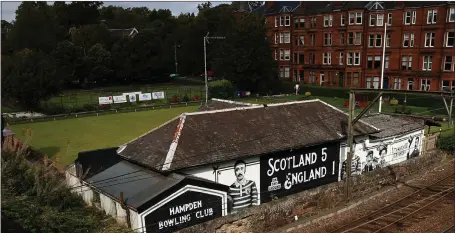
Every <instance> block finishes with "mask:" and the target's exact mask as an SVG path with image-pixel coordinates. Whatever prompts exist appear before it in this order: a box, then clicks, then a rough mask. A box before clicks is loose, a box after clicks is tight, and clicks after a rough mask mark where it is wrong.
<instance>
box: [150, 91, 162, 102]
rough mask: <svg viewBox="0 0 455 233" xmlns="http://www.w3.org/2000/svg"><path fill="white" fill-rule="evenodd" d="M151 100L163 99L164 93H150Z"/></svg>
mask: <svg viewBox="0 0 455 233" xmlns="http://www.w3.org/2000/svg"><path fill="white" fill-rule="evenodd" d="M152 98H153V99H154V100H159V99H164V91H160V92H153V93H152Z"/></svg>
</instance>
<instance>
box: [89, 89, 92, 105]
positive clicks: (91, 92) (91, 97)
mask: <svg viewBox="0 0 455 233" xmlns="http://www.w3.org/2000/svg"><path fill="white" fill-rule="evenodd" d="M89 94H90V105H91V104H92V92H89Z"/></svg>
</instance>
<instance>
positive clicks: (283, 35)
mask: <svg viewBox="0 0 455 233" xmlns="http://www.w3.org/2000/svg"><path fill="white" fill-rule="evenodd" d="M289 43H291V33H290V32H280V44H289Z"/></svg>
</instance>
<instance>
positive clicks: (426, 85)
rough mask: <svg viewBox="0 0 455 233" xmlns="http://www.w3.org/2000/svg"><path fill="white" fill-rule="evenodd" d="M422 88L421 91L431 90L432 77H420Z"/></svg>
mask: <svg viewBox="0 0 455 233" xmlns="http://www.w3.org/2000/svg"><path fill="white" fill-rule="evenodd" d="M424 81H425V83H424ZM424 88H425V89H424ZM420 90H421V91H430V90H431V79H429V78H422V79H420Z"/></svg>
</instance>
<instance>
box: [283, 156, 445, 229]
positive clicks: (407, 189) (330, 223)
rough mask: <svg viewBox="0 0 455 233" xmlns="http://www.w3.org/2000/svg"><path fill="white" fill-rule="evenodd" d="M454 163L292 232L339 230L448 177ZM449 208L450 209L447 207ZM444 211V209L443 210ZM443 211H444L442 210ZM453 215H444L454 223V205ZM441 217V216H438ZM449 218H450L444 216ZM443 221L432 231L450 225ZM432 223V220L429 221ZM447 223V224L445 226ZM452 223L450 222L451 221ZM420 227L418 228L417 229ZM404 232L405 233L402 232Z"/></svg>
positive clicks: (426, 172)
mask: <svg viewBox="0 0 455 233" xmlns="http://www.w3.org/2000/svg"><path fill="white" fill-rule="evenodd" d="M453 163H454V161H453V160H450V161H446V162H445V163H443V164H441V163H439V164H438V166H435V168H433V169H428V170H426V171H422V172H421V173H419V174H416V175H413V176H411V177H408V178H407V180H413V181H412V182H408V184H407V185H403V186H402V187H401V188H397V189H395V190H392V191H389V192H387V193H386V194H384V195H383V196H379V197H376V198H373V199H371V200H369V201H367V202H366V203H363V204H360V205H358V206H357V207H354V208H353V209H351V210H348V211H346V212H344V213H341V214H339V215H336V216H334V217H332V218H328V219H324V220H323V221H320V222H316V223H313V224H310V225H307V226H305V227H304V228H303V229H297V230H295V231H292V232H294V233H297V232H299V233H300V232H302V233H303V232H305V233H327V232H330V231H333V230H335V229H337V228H338V227H341V226H343V225H344V224H345V223H346V222H349V221H353V220H355V219H358V218H360V217H362V216H364V215H366V214H368V213H371V212H372V211H374V210H377V209H379V208H381V207H383V206H384V205H387V204H390V203H392V202H394V201H396V200H398V199H400V198H402V197H404V196H406V195H409V194H411V193H413V192H415V191H416V190H417V189H418V188H420V187H424V186H427V185H430V184H431V183H433V182H435V181H437V180H439V179H441V178H442V177H445V176H448V175H449V174H450V173H453V172H454V165H453ZM446 208H448V207H446ZM442 209H443V208H442ZM441 211H442V210H441ZM446 211H450V209H446ZM451 211H452V212H451V214H448V212H446V213H442V214H444V215H450V216H451V217H452V221H451V222H453V204H452V210H451ZM438 215H439V214H438ZM443 217H444V218H447V217H448V216H443ZM440 219H441V223H436V222H438V221H436V220H434V221H435V223H434V224H433V226H432V228H431V229H443V228H445V227H446V226H447V225H448V224H447V222H448V221H449V220H450V219H442V218H440ZM428 221H430V220H428ZM443 222H446V224H443ZM449 222H450V221H449ZM417 228H418V227H416V229H417ZM402 232H403V231H402ZM413 232H435V231H428V230H427V231H413ZM436 232H437V231H436Z"/></svg>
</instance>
